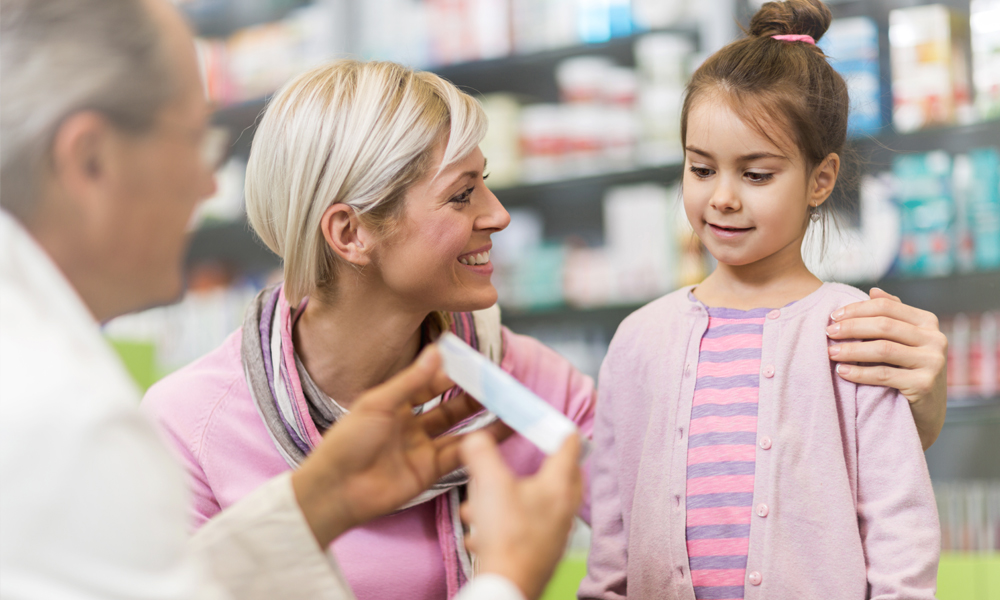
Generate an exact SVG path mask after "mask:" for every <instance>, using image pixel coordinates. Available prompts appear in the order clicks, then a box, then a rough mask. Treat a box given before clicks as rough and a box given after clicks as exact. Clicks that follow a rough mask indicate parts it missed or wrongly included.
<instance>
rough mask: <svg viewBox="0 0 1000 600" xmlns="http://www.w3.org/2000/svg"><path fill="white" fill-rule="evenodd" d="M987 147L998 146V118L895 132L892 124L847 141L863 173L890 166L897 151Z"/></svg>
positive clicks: (947, 150) (999, 144)
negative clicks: (908, 131)
mask: <svg viewBox="0 0 1000 600" xmlns="http://www.w3.org/2000/svg"><path fill="white" fill-rule="evenodd" d="M988 146H992V147H995V148H1000V119H993V120H990V121H982V122H979V123H972V124H969V125H956V126H951V127H935V128H928V129H922V130H920V131H915V132H913V133H898V132H896V131H895V130H893V129H892V127H885V128H884V129H883V131H882V132H881V133H879V134H878V135H876V136H867V137H862V138H857V139H854V140H851V142H850V148H851V149H852V150H854V152H855V153H856V155H857V159H858V162H859V164H860V166H861V167H862V170H863V171H865V172H872V171H879V170H886V169H889V168H891V167H892V159H893V158H894V157H896V156H898V155H900V154H909V153H914V152H932V151H935V150H943V151H945V152H947V153H949V154H961V153H963V152H968V151H970V150H974V149H976V148H984V147H988Z"/></svg>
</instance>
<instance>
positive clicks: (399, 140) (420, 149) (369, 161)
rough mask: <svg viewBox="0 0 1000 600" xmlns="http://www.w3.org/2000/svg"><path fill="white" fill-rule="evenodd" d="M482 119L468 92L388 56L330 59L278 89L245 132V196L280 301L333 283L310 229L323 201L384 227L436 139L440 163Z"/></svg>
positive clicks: (424, 169) (327, 254) (481, 128)
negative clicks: (278, 277)
mask: <svg viewBox="0 0 1000 600" xmlns="http://www.w3.org/2000/svg"><path fill="white" fill-rule="evenodd" d="M486 127H487V121H486V115H485V113H484V112H483V109H482V107H481V106H480V105H479V103H478V102H477V101H476V100H475V99H473V98H472V97H471V96H469V95H468V94H465V93H463V92H461V91H459V90H458V88H456V87H455V86H454V85H452V84H451V83H449V82H447V81H445V80H443V79H441V78H440V77H438V76H437V75H434V74H433V73H426V72H415V71H413V70H412V69H409V68H406V67H404V66H401V65H398V64H395V63H391V62H362V61H356V60H337V61H334V62H331V63H328V64H325V65H323V66H320V67H316V68H314V69H312V70H310V71H307V72H306V73H303V74H302V75H300V76H298V77H296V78H295V79H293V80H292V81H291V82H289V83H288V84H287V85H286V86H285V87H284V88H282V89H281V90H280V91H279V92H278V93H277V94H276V95H275V96H274V99H272V100H271V102H270V104H269V105H268V107H267V109H266V112H265V114H264V117H263V118H262V119H261V122H260V126H259V127H258V128H257V133H256V134H255V135H254V140H253V146H252V148H251V150H250V161H249V164H248V165H247V179H246V204H247V215H248V216H249V218H250V224H251V226H252V227H253V229H254V231H256V232H257V235H259V236H260V238H261V239H262V240H263V241H264V243H265V244H267V246H268V248H270V249H271V250H272V251H273V252H274V253H275V254H277V255H278V256H280V257H281V258H282V259H283V260H284V279H285V287H284V293H285V297H286V298H287V300H288V302H289V304H291V305H292V306H297V305H298V304H299V303H300V302H301V301H302V299H303V298H304V297H306V296H309V295H310V294H313V293H314V292H316V291H317V290H323V289H328V288H329V287H330V286H332V285H333V284H334V280H335V274H336V270H337V262H338V261H339V260H341V259H339V258H338V257H337V255H336V254H334V252H333V251H332V250H330V248H329V247H328V246H327V244H326V240H325V239H324V237H323V234H322V232H321V231H320V220H321V218H322V216H323V213H324V212H325V211H326V209H327V208H328V207H330V206H331V205H333V204H338V203H343V204H346V205H348V206H350V207H351V208H352V209H354V211H355V212H356V214H358V215H359V217H360V218H361V219H362V223H363V224H364V225H366V226H367V227H371V228H373V230H374V231H377V232H384V231H386V229H385V227H384V226H385V225H386V224H391V223H392V222H394V221H395V220H396V219H398V218H399V217H400V216H401V215H402V214H403V211H404V209H405V207H404V206H403V202H402V200H403V197H404V195H405V193H406V190H407V189H408V188H409V187H410V186H411V185H413V184H414V183H415V182H417V181H418V180H420V179H421V178H422V177H424V176H425V175H426V174H428V173H429V172H430V168H431V167H432V165H431V164H430V161H431V156H432V155H433V152H434V149H435V148H436V147H437V146H438V144H440V143H442V142H446V146H445V151H444V159H443V160H442V162H441V167H440V168H441V169H444V168H446V167H448V166H450V165H452V164H454V163H455V162H456V161H458V160H460V159H462V158H463V157H465V156H467V155H468V154H469V153H470V152H472V151H473V150H475V148H476V146H478V145H479V142H480V141H482V139H483V136H485V135H486Z"/></svg>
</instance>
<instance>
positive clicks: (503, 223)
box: [475, 188, 510, 233]
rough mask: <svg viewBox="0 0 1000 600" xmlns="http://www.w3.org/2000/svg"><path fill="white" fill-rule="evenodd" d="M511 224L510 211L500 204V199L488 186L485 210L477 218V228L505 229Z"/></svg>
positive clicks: (494, 230) (493, 230)
mask: <svg viewBox="0 0 1000 600" xmlns="http://www.w3.org/2000/svg"><path fill="white" fill-rule="evenodd" d="M507 225H510V213H508V212H507V209H506V208H504V207H503V204H500V200H499V199H498V198H497V197H496V194H494V193H493V192H492V191H490V189H489V188H486V202H484V203H483V212H482V214H481V215H479V217H477V218H476V222H475V228H476V229H479V230H491V231H492V232H494V233H495V232H497V231H503V230H504V229H506V228H507Z"/></svg>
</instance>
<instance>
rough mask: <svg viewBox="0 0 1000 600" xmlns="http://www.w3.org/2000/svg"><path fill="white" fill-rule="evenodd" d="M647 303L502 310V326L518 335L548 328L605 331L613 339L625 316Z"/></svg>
mask: <svg viewBox="0 0 1000 600" xmlns="http://www.w3.org/2000/svg"><path fill="white" fill-rule="evenodd" d="M644 304H645V302H643V303H637V304H621V305H617V306H599V307H590V308H575V307H568V306H553V307H548V308H541V309H535V310H523V309H516V308H502V309H501V314H502V320H503V324H504V325H506V326H507V327H509V328H510V329H511V330H512V331H514V332H517V333H526V334H529V333H531V332H537V331H539V330H545V329H569V328H587V329H594V328H598V329H600V330H602V331H604V332H606V333H607V337H608V339H610V338H611V335H612V334H613V333H614V332H615V330H616V329H618V325H619V324H621V322H622V321H623V320H625V317H627V316H629V315H630V314H632V313H633V312H635V311H636V310H638V309H639V308H641V307H642V306H643V305H644Z"/></svg>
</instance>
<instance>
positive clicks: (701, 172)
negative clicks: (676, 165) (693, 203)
mask: <svg viewBox="0 0 1000 600" xmlns="http://www.w3.org/2000/svg"><path fill="white" fill-rule="evenodd" d="M689 170H690V171H691V172H692V173H694V176H695V177H697V178H699V179H705V178H706V177H710V176H711V175H712V174H713V173H715V171H713V170H712V169H709V168H707V167H696V166H694V165H691V167H689Z"/></svg>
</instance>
